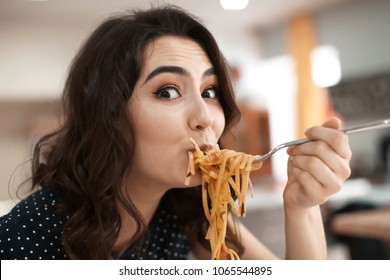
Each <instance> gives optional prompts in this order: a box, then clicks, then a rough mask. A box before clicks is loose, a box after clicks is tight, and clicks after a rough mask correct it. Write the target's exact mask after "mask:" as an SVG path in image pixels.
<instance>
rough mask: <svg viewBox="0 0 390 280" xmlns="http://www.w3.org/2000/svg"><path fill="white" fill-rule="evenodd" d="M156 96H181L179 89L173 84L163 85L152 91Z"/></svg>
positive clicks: (171, 97) (168, 97)
mask: <svg viewBox="0 0 390 280" xmlns="http://www.w3.org/2000/svg"><path fill="white" fill-rule="evenodd" d="M154 94H155V95H156V96H157V97H158V98H163V99H176V98H179V97H180V96H181V94H180V91H179V90H178V89H177V88H176V87H174V86H165V87H162V88H160V89H159V90H158V91H157V92H155V93H154Z"/></svg>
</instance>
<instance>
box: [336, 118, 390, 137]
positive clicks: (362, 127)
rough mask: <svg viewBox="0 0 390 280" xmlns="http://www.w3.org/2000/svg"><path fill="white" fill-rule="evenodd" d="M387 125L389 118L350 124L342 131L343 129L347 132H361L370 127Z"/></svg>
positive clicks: (389, 121) (388, 124)
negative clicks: (354, 124)
mask: <svg viewBox="0 0 390 280" xmlns="http://www.w3.org/2000/svg"><path fill="white" fill-rule="evenodd" d="M388 126H390V119H386V120H381V121H376V122H372V123H366V124H362V125H356V126H351V127H347V128H345V129H343V130H342V131H344V132H345V133H347V134H350V133H355V132H362V131H367V130H372V129H378V128H385V127H388Z"/></svg>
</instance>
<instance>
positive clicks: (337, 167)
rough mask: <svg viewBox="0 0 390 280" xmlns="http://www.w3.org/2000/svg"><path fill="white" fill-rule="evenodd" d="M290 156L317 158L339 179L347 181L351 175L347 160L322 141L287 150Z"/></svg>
mask: <svg viewBox="0 0 390 280" xmlns="http://www.w3.org/2000/svg"><path fill="white" fill-rule="evenodd" d="M287 153H288V154H289V155H290V156H298V155H306V156H313V157H318V158H319V159H321V161H322V162H323V163H324V164H325V165H326V166H328V168H329V169H330V170H332V172H334V173H336V174H337V175H338V176H339V177H340V178H342V179H347V178H348V177H349V176H350V175H351V168H350V166H349V160H347V159H344V158H343V157H341V156H340V155H339V154H337V153H335V151H334V150H333V149H332V148H331V147H329V146H328V145H327V144H326V143H325V142H323V141H312V142H309V143H307V144H305V145H298V146H295V147H294V148H291V149H288V151H287Z"/></svg>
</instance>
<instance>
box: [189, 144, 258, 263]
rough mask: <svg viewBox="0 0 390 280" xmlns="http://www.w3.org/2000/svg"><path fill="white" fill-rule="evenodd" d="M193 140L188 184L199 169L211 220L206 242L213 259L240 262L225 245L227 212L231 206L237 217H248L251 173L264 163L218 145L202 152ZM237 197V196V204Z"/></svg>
mask: <svg viewBox="0 0 390 280" xmlns="http://www.w3.org/2000/svg"><path fill="white" fill-rule="evenodd" d="M190 141H191V142H192V144H193V145H194V147H195V151H193V152H189V164H188V177H187V179H186V184H188V182H189V178H190V176H191V175H193V174H195V173H196V171H197V170H198V169H200V170H201V172H202V201H203V209H204V212H205V215H206V218H207V220H208V221H209V228H208V231H207V234H206V239H208V240H209V241H210V246H211V258H212V259H214V260H219V259H239V257H238V255H237V253H236V252H235V251H234V250H233V249H230V248H228V247H227V245H226V244H225V237H226V229H227V224H228V209H229V207H230V209H231V211H233V213H235V214H236V215H237V216H245V213H246V204H245V198H246V193H247V190H248V188H249V190H250V193H251V195H252V196H253V190H252V183H251V180H250V178H249V173H250V172H251V171H252V170H256V169H259V168H260V167H261V165H262V163H261V162H259V161H256V162H254V161H253V158H254V156H251V155H248V154H245V153H241V152H236V151H233V150H227V149H223V150H220V148H219V146H218V145H215V146H214V148H213V149H212V150H209V151H205V152H203V151H202V150H201V149H200V148H199V146H198V145H197V143H196V142H195V141H194V140H193V139H192V138H190ZM234 197H237V200H236V201H235V200H234ZM208 198H209V199H210V205H209V203H208Z"/></svg>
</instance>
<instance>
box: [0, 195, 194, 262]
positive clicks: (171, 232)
mask: <svg viewBox="0 0 390 280" xmlns="http://www.w3.org/2000/svg"><path fill="white" fill-rule="evenodd" d="M57 201H58V196H57V195H54V194H53V193H52V192H51V191H49V190H47V189H43V190H39V191H37V192H35V193H34V194H32V195H30V196H29V197H27V198H26V199H25V200H23V201H21V202H20V203H19V204H17V205H16V206H15V207H14V208H13V209H12V210H11V211H10V212H9V213H8V214H7V215H5V216H3V217H1V218H0V259H2V260H7V259H8V260H9V259H19V260H22V259H26V260H27V259H30V260H39V259H43V260H50V259H62V260H64V259H68V256H67V254H66V252H65V250H64V247H63V244H62V241H61V234H62V228H63V226H64V224H65V222H66V220H67V219H68V217H65V216H62V215H59V214H58V213H56V211H55V210H54V205H55V204H56V202H57ZM149 232H150V234H149V236H150V238H149V239H148V240H147V241H145V243H144V244H143V245H144V246H142V249H140V248H141V247H140V246H141V245H140V244H137V243H136V244H134V245H133V246H131V247H130V248H129V249H128V250H127V251H126V252H125V253H124V254H123V255H122V256H121V259H128V260H130V259H145V260H146V259H148V260H163V259H187V258H188V254H189V251H190V245H189V242H188V240H187V237H186V235H185V234H184V232H183V228H182V226H181V225H180V224H179V223H178V220H177V216H176V215H175V214H172V213H169V212H168V211H166V210H165V209H164V207H162V205H160V206H159V207H158V209H157V211H156V213H155V215H154V216H153V218H152V221H151V222H150V225H149Z"/></svg>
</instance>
